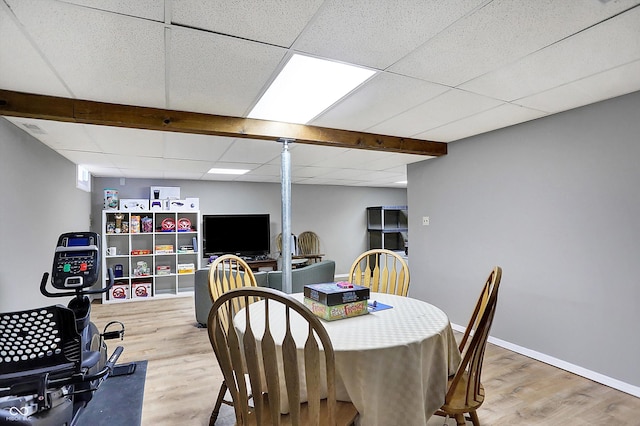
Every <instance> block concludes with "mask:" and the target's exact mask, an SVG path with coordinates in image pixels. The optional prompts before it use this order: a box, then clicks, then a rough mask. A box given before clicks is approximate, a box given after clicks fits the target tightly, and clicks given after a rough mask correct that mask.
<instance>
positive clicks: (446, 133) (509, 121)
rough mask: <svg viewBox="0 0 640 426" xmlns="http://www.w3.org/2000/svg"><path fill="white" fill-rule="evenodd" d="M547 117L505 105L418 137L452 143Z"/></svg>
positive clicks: (535, 111)
mask: <svg viewBox="0 0 640 426" xmlns="http://www.w3.org/2000/svg"><path fill="white" fill-rule="evenodd" d="M545 115H547V113H545V112H542V111H538V110H533V109H530V108H524V107H521V106H518V105H511V104H504V105H500V106H497V107H495V108H492V109H490V110H488V111H483V112H480V113H478V114H475V115H472V116H470V117H466V118H463V119H461V120H458V121H454V122H453V123H449V124H445V125H444V126H441V127H437V128H435V129H431V130H429V131H427V132H424V133H420V134H418V135H416V136H417V137H418V138H427V139H435V140H440V141H445V142H451V141H455V140H458V139H462V138H465V137H467V136H472V135H477V134H480V133H485V132H488V131H490V130H494V129H499V128H502V127H507V126H511V125H514V124H518V123H522V122H525V121H529V120H534V119H536V118H540V117H542V116H545Z"/></svg>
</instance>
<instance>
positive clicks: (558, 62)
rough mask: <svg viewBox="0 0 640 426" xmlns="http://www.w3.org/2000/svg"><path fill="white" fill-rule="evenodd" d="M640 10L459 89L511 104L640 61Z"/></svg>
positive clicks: (610, 20) (590, 29)
mask: <svg viewBox="0 0 640 426" xmlns="http://www.w3.org/2000/svg"><path fill="white" fill-rule="evenodd" d="M638 28H640V7H636V8H634V9H632V10H630V11H629V12H627V13H624V14H622V15H619V16H616V17H614V18H611V19H609V20H608V21H605V22H603V23H601V24H599V25H597V26H595V27H593V28H589V29H588V30H585V31H583V32H581V33H579V34H576V35H575V36H572V37H569V38H567V39H564V40H562V41H559V42H558V43H556V44H553V45H551V46H549V47H547V48H545V49H542V50H540V51H538V52H536V53H533V54H531V55H529V56H527V57H525V58H523V59H522V60H520V61H518V62H516V63H514V64H512V65H509V66H506V67H504V68H500V69H498V70H496V71H493V72H490V73H488V74H485V75H483V76H481V77H478V78H476V79H474V80H471V81H470V82H468V83H465V84H463V85H461V86H460V87H461V88H463V89H465V90H469V91H472V92H475V93H480V94H485V95H491V96H494V97H496V98H498V99H503V100H506V101H512V100H516V99H520V98H523V97H527V96H531V95H533V94H536V93H540V92H543V91H546V90H549V89H551V88H553V87H556V86H560V85H563V84H567V83H569V82H571V81H575V80H579V79H581V78H584V77H587V76H590V75H593V74H596V73H598V72H602V71H605V70H607V69H610V68H612V67H614V66H618V65H623V64H626V63H628V62H631V61H634V60H637V59H640V37H639V36H638Z"/></svg>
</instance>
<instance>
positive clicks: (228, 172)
mask: <svg viewBox="0 0 640 426" xmlns="http://www.w3.org/2000/svg"><path fill="white" fill-rule="evenodd" d="M207 173H211V174H214V175H243V174H245V173H249V170H244V169H216V168H215V167H214V168H212V169H210V170H209V171H208V172H207Z"/></svg>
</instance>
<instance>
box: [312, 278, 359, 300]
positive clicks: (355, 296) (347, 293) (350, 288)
mask: <svg viewBox="0 0 640 426" xmlns="http://www.w3.org/2000/svg"><path fill="white" fill-rule="evenodd" d="M304 297H308V298H309V299H311V300H315V301H317V302H320V303H323V304H325V305H328V306H333V305H343V304H345V303H351V302H359V301H361V300H364V301H365V302H366V300H367V299H369V288H368V287H363V286H360V285H356V284H351V283H348V282H344V281H340V282H333V283H321V284H307V285H305V286H304ZM365 305H366V303H365Z"/></svg>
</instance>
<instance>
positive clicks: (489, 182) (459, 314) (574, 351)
mask: <svg viewBox="0 0 640 426" xmlns="http://www.w3.org/2000/svg"><path fill="white" fill-rule="evenodd" d="M639 158H640V92H636V93H634V94H630V95H627V96H624V97H620V98H616V99H613V100H609V101H605V102H601V103H598V104H594V105H591V106H587V107H583V108H580V109H576V110H573V111H568V112H565V113H561V114H558V115H555V116H552V117H548V118H543V119H539V120H536V121H533V122H529V123H526V124H522V125H518V126H515V127H511V128H506V129H502V130H499V131H495V132H491V133H487V134H484V135H480V136H477V137H472V138H468V139H466V140H462V141H458V142H454V143H451V144H449V154H448V155H447V156H446V157H441V158H438V159H434V160H429V161H425V162H421V163H415V164H413V165H410V166H409V170H408V177H409V189H408V200H409V206H410V209H411V216H410V218H409V219H410V224H409V232H410V235H411V247H410V251H409V260H410V263H411V272H412V277H411V281H412V283H411V290H410V296H413V297H418V298H420V299H424V300H427V301H429V302H432V303H434V304H435V305H437V306H439V307H441V308H442V309H443V310H444V311H445V312H447V314H448V315H449V316H450V319H451V321H452V322H453V323H457V324H460V325H463V326H466V322H467V320H468V317H469V315H470V314H471V310H472V308H473V304H474V302H475V300H476V299H477V297H478V292H479V291H480V288H481V286H482V284H483V283H484V280H485V278H486V276H487V275H488V273H489V271H490V270H491V268H492V267H493V266H494V265H500V266H502V267H503V270H504V273H503V279H502V286H501V290H500V300H499V303H498V311H497V314H496V318H495V322H494V326H493V329H492V335H493V336H495V337H497V338H499V339H502V340H505V341H507V342H510V343H513V344H516V345H520V346H522V347H524V348H528V349H531V350H534V351H538V352H541V353H544V354H547V355H550V356H552V357H555V358H558V359H560V360H564V361H566V362H568V363H571V364H574V365H577V366H580V367H582V368H586V369H588V370H591V371H594V372H597V373H600V374H604V375H605V376H608V377H612V378H614V379H617V380H621V381H622V382H625V383H628V384H631V385H634V386H640V368H638V357H639V355H640V339H638V337H637V326H638V324H640V279H639V277H640V224H639V220H640V167H639V166H638V164H639V160H638V159H639ZM422 216H430V222H431V223H430V225H429V226H422V224H421V218H422Z"/></svg>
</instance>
